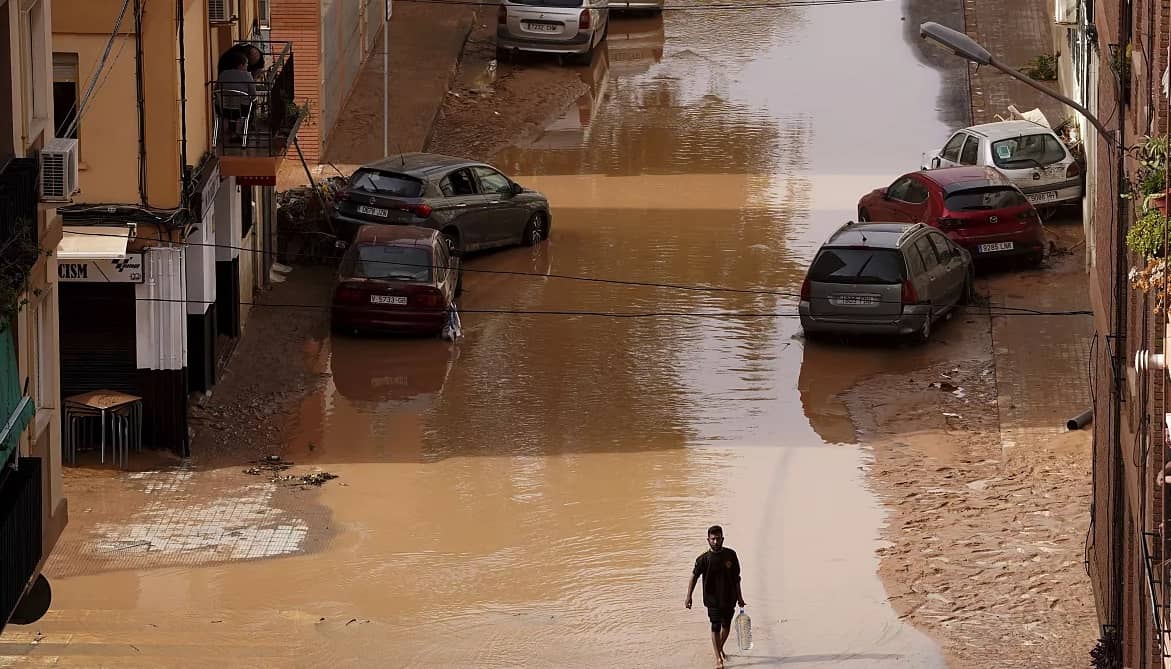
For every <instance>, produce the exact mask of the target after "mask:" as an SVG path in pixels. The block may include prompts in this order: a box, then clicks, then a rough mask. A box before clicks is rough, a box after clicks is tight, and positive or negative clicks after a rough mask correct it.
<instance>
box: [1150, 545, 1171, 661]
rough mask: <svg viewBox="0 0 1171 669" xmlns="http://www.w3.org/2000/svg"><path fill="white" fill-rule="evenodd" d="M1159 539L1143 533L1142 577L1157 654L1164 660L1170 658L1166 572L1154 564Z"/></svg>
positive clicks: (1156, 558)
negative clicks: (1148, 603) (1164, 599)
mask: <svg viewBox="0 0 1171 669" xmlns="http://www.w3.org/2000/svg"><path fill="white" fill-rule="evenodd" d="M1160 539H1161V537H1160V536H1159V533H1157V532H1143V576H1144V577H1146V581H1147V598H1148V599H1149V600H1150V604H1151V619H1152V622H1153V623H1154V627H1155V630H1154V632H1155V637H1156V641H1155V642H1156V643H1157V644H1158V646H1159V654H1160V656H1161V657H1163V658H1164V659H1166V658H1171V655H1169V654H1168V650H1171V649H1168V648H1167V613H1168V610H1167V604H1165V603H1161V602H1163V597H1162V596H1163V594H1164V593H1165V589H1164V584H1165V583H1166V581H1165V579H1166V577H1167V570H1166V569H1161V568H1160V567H1159V565H1157V564H1156V561H1157V560H1158V557H1157V556H1156V555H1155V548H1156V547H1158V545H1159V541H1160Z"/></svg>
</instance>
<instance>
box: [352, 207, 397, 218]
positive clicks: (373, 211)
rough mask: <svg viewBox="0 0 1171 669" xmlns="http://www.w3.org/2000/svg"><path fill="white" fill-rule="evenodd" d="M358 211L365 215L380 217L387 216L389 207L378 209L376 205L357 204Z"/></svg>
mask: <svg viewBox="0 0 1171 669" xmlns="http://www.w3.org/2000/svg"><path fill="white" fill-rule="evenodd" d="M358 213H359V214H366V215H367V216H381V217H382V218H386V217H387V216H389V215H390V210H389V209H380V208H378V207H365V206H361V205H359V206H358Z"/></svg>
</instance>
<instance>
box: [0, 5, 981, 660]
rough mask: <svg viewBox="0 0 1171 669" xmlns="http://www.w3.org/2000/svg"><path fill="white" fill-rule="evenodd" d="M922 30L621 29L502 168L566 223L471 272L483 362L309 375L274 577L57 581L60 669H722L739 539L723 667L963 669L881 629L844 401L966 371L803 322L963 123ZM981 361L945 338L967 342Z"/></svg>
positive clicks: (411, 355)
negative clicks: (806, 336) (573, 95)
mask: <svg viewBox="0 0 1171 669" xmlns="http://www.w3.org/2000/svg"><path fill="white" fill-rule="evenodd" d="M938 4H940V5H941V6H942V5H943V4H945V3H938ZM947 11H953V8H952V7H951V6H950V5H948V8H947ZM906 12H907V8H906V7H904V6H903V3H901V2H894V1H892V2H885V3H872V4H857V5H850V4H846V5H841V6H827V7H791V8H785V9H759V10H740V11H734V12H733V11H728V12H722V11H703V12H676V11H667V12H664V14H663V17H662V18H641V19H621V20H617V19H616V20H615V21H614V22H613V24H612V25H611V28H610V34H609V39H608V42H609V45H608V48H607V49H606V50H604V51H603V52H600V53H599V54H598V56H597V57H596V58H595V61H594V63H593V65H592V66H590V67H578V68H575V70H574V72H575V73H577V74H578V75H580V77H581V78H582V81H583V83H584V84H585V86H586V88H588V92H587V94H586V95H585V96H583V97H582V98H581V99H580V100H578V101H577V103H576V104H574V105H573V106H571V107H570V108H569V109H568V110H566V111H565V113H564V114H563V115H561V116H559V117H558V118H556V119H554V120H553V121H552V122H551V123H550V124H549V125H548V127H547V128H546V129H545V130H544V131H542V132H540V133H538V134H537V135H536V136H535V137H532V138H528V139H526V141H523V142H520V141H518V142H517V145H516V146H514V147H511V148H509V149H507V150H505V151H503V152H502V153H501V154H499V155H498V156H497V157H496V160H495V163H496V165H497V166H498V167H500V168H501V169H502V170H503V171H505V172H508V173H511V174H513V175H517V180H518V181H520V182H521V183H522V184H524V185H525V186H528V187H532V188H536V189H538V190H541V191H543V192H544V193H545V194H546V195H547V196H548V197H549V200H550V202H551V203H552V206H553V221H552V238H551V239H550V241H549V242H548V243H546V244H544V245H542V246H540V247H537V248H536V249H535V250H530V249H511V250H506V251H503V252H499V253H493V254H489V255H483V256H479V257H475V258H472V259H470V260H469V264H468V270H469V271H468V273H467V275H466V278H465V286H466V293H465V295H464V297H463V299H462V302H461V304H460V306H461V307H462V309H463V310H464V315H463V324H464V334H465V337H464V339H463V340H462V341H460V342H458V343H456V344H450V343H447V342H442V341H401V340H393V339H379V338H354V337H342V336H339V337H336V338H331V339H328V340H322V341H315V342H311V343H310V345H308V346H307V347H306V349H305V350H306V356H307V358H308V360H309V364H310V365H311V366H313V367H314V368H315V371H318V372H320V373H321V374H323V375H325V376H326V380H325V382H324V383H323V384H322V386H321V388H320V389H319V390H318V391H315V392H313V393H312V394H310V395H309V396H308V397H307V398H306V399H305V400H304V401H303V402H302V403H301V406H300V407H299V410H298V411H297V412H296V414H295V415H294V416H292V417H291V418H290V423H289V425H290V429H289V435H288V437H289V439H290V441H291V443H290V445H289V446H288V447H287V448H286V449H285V451H284V452H285V454H286V455H287V457H288V458H289V459H291V460H294V461H296V463H297V464H298V465H312V466H316V467H320V468H322V469H327V470H329V471H331V472H334V473H336V474H338V475H339V476H340V478H339V479H338V481H337V482H334V483H330V484H328V485H326V486H324V487H323V488H322V490H321V491H320V493H317V492H313V493H298V495H299V497H296V498H295V499H293V500H292V501H288V500H285V498H284V497H281V496H280V495H277V496H275V497H273V498H272V500H271V503H272V504H275V505H277V506H280V505H281V504H282V500H285V501H287V502H288V504H287V506H286V507H284V509H285V512H286V514H287V516H288V517H289V518H291V520H290V519H285V520H281V521H280V522H279V523H276V522H275V521H274V527H276V528H277V529H276V530H274V531H275V534H274V535H273V536H272V537H269V538H267V539H265V541H266V542H267V543H266V544H265V545H266V546H267V547H268V549H269V550H268V552H262V553H255V552H253V553H249V552H244V553H242V554H240V553H233V554H231V555H229V556H227V557H225V556H224V554H217V555H218V557H216V558H215V559H208V560H207V561H206V563H191V562H184V561H182V560H176V561H174V562H163V563H154V564H151V563H149V562H148V561H146V560H145V559H143V555H145V554H139V553H137V552H135V551H133V550H131V551H128V552H127V555H132V556H133V557H132V558H127V561H126V562H125V563H123V564H116V563H114V562H110V563H108V564H107V567H108V568H104V569H101V570H97V569H92V570H89V571H88V572H87V571H86V570H73V571H70V570H66V569H65V568H64V567H63V566H62V562H61V561H60V560H57V561H56V562H54V563H51V569H50V573H51V572H52V568H54V565H55V568H56V569H57V570H58V573H57V574H52V573H51V575H54V576H55V578H54V580H53V584H54V608H53V610H52V611H50V613H49V614H48V615H47V616H46V618H45V620H44V621H43V622H42V623H41V624H40V625H39V627H38V628H37V629H39V630H41V631H42V632H44V634H46V635H48V636H49V637H51V638H50V639H48V640H47V641H46V643H51V642H55V643H58V645H57V646H53V647H52V648H49V649H42V651H43V654H46V656H48V655H52V656H53V657H55V658H56V660H57V661H58V662H59V663H60V664H62V665H65V666H94V665H95V664H100V665H101V666H206V664H207V663H208V662H211V661H217V662H220V663H222V664H224V665H228V666H270V665H286V666H287V665H296V666H322V665H325V664H329V665H332V666H347V667H348V666H354V667H359V666H394V667H469V668H471V667H477V668H488V667H521V666H523V667H582V668H589V667H601V666H620V667H647V666H653V667H710V666H712V660H711V649H710V645H709V642H708V623H707V621H706V616H705V614H704V612H703V609H702V607H700V606H698V604H697V607H696V609H694V610H691V611H688V610H685V609H684V608H683V599H684V596H685V594H686V593H685V592H684V590H685V586H686V583H687V578H688V576H689V574H690V570H691V566H692V564H693V562H694V559H695V557H696V556H697V555H699V554H700V553H701V552H703V551H704V550H705V548H706V546H705V543H704V533H705V530H706V528H707V527H708V526H709V525H711V524H714V523H719V524H721V525H723V527H724V530H725V533H726V536H727V545H728V546H729V547H731V548H734V549H735V550H736V551H737V553H738V554H739V556H740V560H741V562H742V564H743V567H744V574H743V592H744V596H745V599H746V600H747V602H748V609H747V610H748V612H749V613H750V614H751V615H752V618H753V623H754V630H753V631H754V639H755V642H756V648H755V649H754V650H753V651H752V652H751V653H749V654H742V653H740V652H739V651H731V652H732V655H733V657H732V658H731V660H730V666H757V667H764V666H789V665H792V666H799V667H808V668H811V669H812V668H819V667H825V668H829V667H855V666H856V667H880V668H881V667H890V668H894V667H900V668H904V667H941V666H943V665H944V661H943V656H942V654H941V652H940V651H939V649H938V648H937V646H936V644H935V643H934V642H933V641H932V640H931V639H929V638H928V637H927V636H925V635H924V634H923V633H921V632H919V631H918V630H916V629H915V628H913V627H911V626H910V625H908V624H905V623H903V622H902V621H901V620H900V619H899V617H898V616H897V614H896V613H895V611H894V609H893V608H892V607H891V606H890V604H889V603H888V601H887V593H886V591H885V589H884V587H883V584H882V582H881V581H880V580H879V577H878V575H877V571H878V556H877V554H876V551H877V550H878V549H879V548H880V545H881V542H880V540H879V536H880V530H881V527H882V524H883V522H884V514H883V510H882V507H881V505H880V503H879V501H878V500H877V498H876V497H875V496H874V495H873V494H872V492H871V491H870V489H869V487H868V483H867V480H866V473H865V470H864V468H865V467H866V465H867V464H868V462H869V455H868V451H867V450H866V449H865V448H864V447H863V446H860V445H857V444H855V443H854V442H855V441H856V438H855V436H854V435H855V432H854V430H855V426H853V425H852V424H851V422H850V419H849V414H848V413H847V410H846V407H845V406H844V404H842V402H841V400H839V399H838V395H839V394H840V393H843V392H844V391H846V390H847V389H849V388H850V387H851V386H852V385H853V384H855V383H857V382H858V381H860V380H862V379H863V378H866V377H869V376H873V375H876V374H880V373H901V372H907V371H911V370H915V369H921V368H924V367H927V366H930V365H932V364H935V363H938V362H940V361H942V360H944V359H945V353H946V352H944V351H941V350H940V349H939V348H938V347H934V346H926V347H882V348H861V349H850V350H846V349H844V348H843V347H840V346H828V345H812V344H810V345H807V344H806V343H805V342H804V341H803V340H802V339H801V338H800V336H799V334H800V325H799V322H798V320H797V318H796V302H797V294H798V293H799V290H800V285H801V280H802V277H803V275H804V271H805V268H806V266H807V263H808V262H809V260H810V259H811V258H812V256H813V254H814V252H815V250H816V248H817V245H818V244H819V243H820V242H821V241H822V240H823V239H824V238H825V237H826V236H827V235H828V234H829V233H830V232H831V231H832V230H833V229H834V228H835V227H837V226H838V225H840V224H841V223H842V222H844V221H845V220H848V219H850V218H852V217H853V216H854V213H855V212H854V206H855V203H856V201H857V198H858V197H859V195H860V194H862V193H864V192H866V191H869V190H870V189H872V188H875V187H878V186H882V185H885V184H887V183H889V182H890V181H891V180H892V179H893V178H894V177H895V176H897V175H898V174H901V173H903V172H906V171H908V170H911V169H914V168H916V167H917V166H918V165H919V160H920V156H921V154H922V153H923V152H924V151H926V150H928V149H929V148H930V147H932V146H934V145H936V144H937V143H938V141H939V140H940V139H941V138H943V137H945V136H946V133H947V131H948V129H949V127H950V126H949V122H950V121H951V120H952V119H954V118H957V117H962V115H963V113H965V112H963V110H961V109H958V108H954V107H951V106H948V105H949V103H947V102H945V101H946V99H947V98H946V96H943V95H942V91H943V87H944V82H943V76H942V75H941V74H940V72H938V71H937V70H935V69H933V68H932V67H930V66H929V65H927V64H925V63H924V61H923V60H922V58H921V56H920V55H919V53H918V49H919V48H921V47H920V45H919V44H918V43H916V41H917V38H916V36H914V35H912V34H910V32H909V31H910V29H909V28H908V26H909V25H917V21H915V20H914V18H915V17H910V16H907V18H906V20H905V21H904V16H905V15H906ZM832 45H837V46H832ZM525 65H526V66H530V67H535V66H542V67H556V65H555V64H544V65H533V64H532V63H529V62H528V61H527V59H526V63H525ZM507 67H520V65H518V64H512V65H509V66H507ZM941 101H944V102H941ZM585 279H605V280H610V281H601V282H599V281H595V280H585ZM622 282H626V283H625V284H624V283H622ZM632 283H633V284H663V285H654V286H652V285H630V284H632ZM705 286H706V287H707V288H703V287H705ZM722 289H730V290H722ZM567 312H572V313H567ZM958 330H959V328H958V326H957V325H956V324H955V323H949V324H942V327H941V330H940V332H939V336H940V337H942V338H943V339H945V340H946V339H952V340H956V341H960V342H961V343H962V342H963V341H967V340H969V339H973V338H974V337H975V336H976V335H973V334H970V333H969V334H961V333H960V332H959V331H958ZM952 354H954V352H953V353H952ZM238 471H239V468H238V467H235V468H231V469H225V470H222V471H220V472H198V473H197V475H199V476H205V477H212V478H214V479H216V480H218V481H220V482H221V483H222V482H223V479H225V478H227V479H230V477H232V476H235V475H236V474H237V473H238ZM250 482H251V481H245V483H250ZM225 485H226V488H230V487H231V486H230V485H228V484H225ZM224 494H225V495H226V496H228V497H231V496H232V495H234V494H237V493H232V492H231V491H230V490H229V491H227V492H225V493H224ZM232 499H236V498H232ZM265 500H268V498H265ZM237 501H238V500H237ZM264 503H266V504H267V503H269V502H268V501H265V502H264ZM242 504H243V502H239V503H237V502H232V504H231V505H230V506H231V508H232V509H236V508H237V507H239V508H241V509H244V510H243V511H240V512H241V513H252V511H248V510H247V509H250V508H251V507H246V506H241V505H242ZM215 508H220V507H215ZM100 511H102V510H101V509H99V512H100ZM84 513H85V511H84V510H81V509H73V510H71V515H73V516H74V517H81V516H82V515H83V514H84ZM256 513H260V512H259V511H258V512H256ZM138 520H139V521H142V518H141V517H140V518H139V519H138ZM143 522H145V521H143ZM151 522H155V521H151ZM167 522H171V523H173V522H178V520H177V519H169V520H168V521H167ZM281 528H288V529H287V530H286V529H281ZM70 531H71V532H76V531H81V530H78V529H77V528H75V527H73V526H71V528H70ZM151 531H153V530H150V529H148V530H144V532H147V533H148V534H149V533H150V532H151ZM282 542H283V543H282ZM278 544H279V545H278ZM128 546H130V547H131V548H133V544H128ZM72 559H74V560H76V559H80V558H78V557H77V556H73V558H72ZM126 567H130V568H126ZM697 599H698V597H697ZM12 633H14V634H17V635H19V634H31V632H22V631H14V632H12ZM54 635H57V637H56V639H54V638H52V637H54ZM65 637H68V639H69V641H68V642H65V641H59V640H60V639H64V638H65ZM12 638H13V637H11V636H10V635H6V637H5V641H7V642H9V643H13V642H12V641H11V639H12ZM176 638H186V641H184V642H182V643H180V642H177V641H175V639H176ZM18 640H19V639H18ZM131 640H133V641H131ZM131 643H133V646H131V647H133V648H135V650H134V651H131V650H127V649H126V646H127V645H129V644H131ZM732 646H734V639H733V641H732V643H730V646H729V647H730V648H731V647H732ZM54 653H55V654H54ZM0 654H2V653H0ZM0 665H3V659H2V658H0Z"/></svg>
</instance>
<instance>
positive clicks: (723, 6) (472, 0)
mask: <svg viewBox="0 0 1171 669" xmlns="http://www.w3.org/2000/svg"><path fill="white" fill-rule="evenodd" d="M889 1H890V0H788V1H787V2H749V3H726V2H719V3H713V4H710V5H669V6H665V7H662V8H661V9H662V11H664V12H704V11H729V10H741V9H786V8H789V7H822V6H827V7H828V6H831V5H863V4H871V3H875V2H889ZM395 2H411V3H418V4H431V5H470V6H473V7H499V6H501V3H500V2H482V1H480V0H395ZM614 2H615V5H614V6H610V7H600V8H599V11H611V12H614V11H623V10H625V9H628V7H626V6H624V3H622V2H621V1H620V0H614ZM513 4H514V5H521V6H524V4H525V3H523V2H515V1H514V2H513Z"/></svg>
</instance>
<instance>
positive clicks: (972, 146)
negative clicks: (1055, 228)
mask: <svg viewBox="0 0 1171 669" xmlns="http://www.w3.org/2000/svg"><path fill="white" fill-rule="evenodd" d="M956 165H982V166H991V167H995V168H997V169H998V170H1000V171H1001V172H1003V173H1004V175H1005V176H1007V177H1008V178H1009V179H1010V180H1011V181H1012V182H1013V183H1014V184H1016V186H1017V187H1018V188H1020V189H1021V191H1023V192H1024V194H1025V197H1027V198H1029V201H1030V202H1032V203H1033V205H1034V206H1036V207H1038V208H1042V207H1045V208H1048V207H1052V206H1055V205H1060V204H1073V203H1076V202H1080V201H1081V199H1082V193H1083V191H1084V184H1083V181H1082V167H1081V165H1080V164H1079V163H1078V162H1077V160H1075V159H1074V157H1073V155H1072V154H1070V152H1069V149H1068V148H1066V146H1065V144H1064V143H1062V141H1061V139H1060V138H1059V137H1058V136H1057V134H1056V133H1054V132H1053V130H1052V129H1050V128H1048V127H1046V126H1043V125H1038V124H1036V123H1033V122H1032V121H1001V122H999V123H985V124H983V125H974V126H972V127H970V128H964V129H963V130H960V131H958V132H956V133H955V134H953V135H952V136H951V138H950V139H948V141H947V143H946V144H944V146H943V149H941V150H940V151H939V152H938V153H937V154H935V155H933V156H930V158H929V160H928V161H927V164H926V165H923V166H922V169H937V168H940V167H954V166H956Z"/></svg>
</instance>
